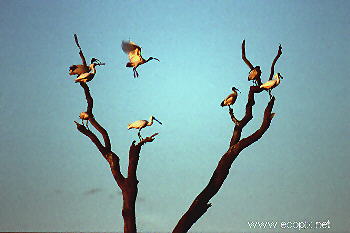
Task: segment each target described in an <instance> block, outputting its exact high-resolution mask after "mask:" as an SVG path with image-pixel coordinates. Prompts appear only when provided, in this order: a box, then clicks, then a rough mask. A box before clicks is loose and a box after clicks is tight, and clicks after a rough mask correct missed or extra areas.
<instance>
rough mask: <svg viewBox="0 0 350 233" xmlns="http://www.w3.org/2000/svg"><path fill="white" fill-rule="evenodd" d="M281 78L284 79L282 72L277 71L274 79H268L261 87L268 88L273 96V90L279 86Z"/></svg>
mask: <svg viewBox="0 0 350 233" xmlns="http://www.w3.org/2000/svg"><path fill="white" fill-rule="evenodd" d="M281 79H283V77H282V75H281V74H280V73H277V74H275V75H274V77H273V79H272V80H270V81H267V82H266V83H264V84H262V85H261V86H260V88H262V89H265V90H268V91H269V95H270V98H272V95H271V90H272V89H273V88H275V87H277V86H278V85H279V84H280V82H281Z"/></svg>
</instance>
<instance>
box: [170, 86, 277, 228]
mask: <svg viewBox="0 0 350 233" xmlns="http://www.w3.org/2000/svg"><path fill="white" fill-rule="evenodd" d="M261 91H262V89H260V87H259V86H251V87H250V91H249V94H248V103H247V105H246V114H245V116H244V117H243V119H242V120H241V121H238V122H237V123H236V122H235V128H234V131H233V135H232V138H231V143H230V147H229V149H228V150H227V152H226V153H225V154H224V155H223V156H222V157H221V159H220V161H219V163H218V165H217V167H216V169H215V171H214V173H213V175H212V177H211V178H210V181H209V183H208V185H207V186H206V187H205V188H204V189H203V191H202V192H201V193H200V194H199V195H198V196H197V197H196V198H195V200H194V201H193V202H192V204H191V206H190V207H189V209H188V210H187V212H186V213H185V214H184V215H183V216H182V217H181V219H180V220H179V222H178V223H177V225H176V226H175V228H174V230H173V233H185V232H188V230H189V229H190V228H191V227H192V225H193V224H194V223H195V222H196V221H197V220H198V219H199V218H200V217H202V215H203V214H204V213H205V212H206V211H207V210H208V208H209V207H211V203H209V201H210V199H211V198H212V197H213V196H214V195H215V194H216V193H217V192H218V191H219V190H220V188H221V186H222V184H223V183H224V181H225V179H226V178H227V176H228V174H229V171H230V168H231V166H232V163H233V161H234V160H235V159H236V158H237V156H238V155H239V153H240V152H241V151H242V150H243V149H244V148H246V147H247V146H249V145H251V144H253V143H254V142H256V141H257V140H259V139H260V138H261V136H262V135H263V134H264V133H265V132H266V130H267V129H268V128H269V126H270V123H271V120H272V117H273V115H274V114H272V113H271V111H272V108H273V104H274V101H275V98H272V99H271V100H270V102H269V103H268V105H267V107H266V109H265V113H264V119H263V121H262V125H261V126H260V128H259V129H258V130H257V131H256V132H254V133H253V134H252V135H250V136H249V137H247V138H244V139H242V140H240V136H241V132H242V129H243V127H244V126H245V125H246V124H247V123H248V122H249V121H250V120H251V119H252V118H253V115H252V107H253V105H254V104H255V101H254V94H255V93H260V92H261ZM230 115H231V119H232V118H234V119H235V120H233V121H237V119H236V118H235V117H232V115H233V114H231V112H230Z"/></svg>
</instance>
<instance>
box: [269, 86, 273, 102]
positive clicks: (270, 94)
mask: <svg viewBox="0 0 350 233" xmlns="http://www.w3.org/2000/svg"><path fill="white" fill-rule="evenodd" d="M269 96H270V100H271V99H272V95H271V89H270V90H269Z"/></svg>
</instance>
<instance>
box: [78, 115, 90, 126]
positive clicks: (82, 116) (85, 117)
mask: <svg viewBox="0 0 350 233" xmlns="http://www.w3.org/2000/svg"><path fill="white" fill-rule="evenodd" d="M79 118H80V119H81V124H83V125H84V120H85V121H86V127H87V129H89V126H88V124H89V118H90V116H89V114H88V113H87V112H81V113H80V114H79Z"/></svg>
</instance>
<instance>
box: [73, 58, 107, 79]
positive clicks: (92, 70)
mask: <svg viewBox="0 0 350 233" xmlns="http://www.w3.org/2000/svg"><path fill="white" fill-rule="evenodd" d="M101 65H105V63H101V62H100V61H99V60H98V59H95V60H93V59H91V65H89V70H90V72H85V73H81V74H80V75H78V78H76V79H75V82H76V83H78V82H84V83H86V82H89V81H91V80H92V79H93V78H94V76H95V74H96V69H95V67H96V66H101Z"/></svg>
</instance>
